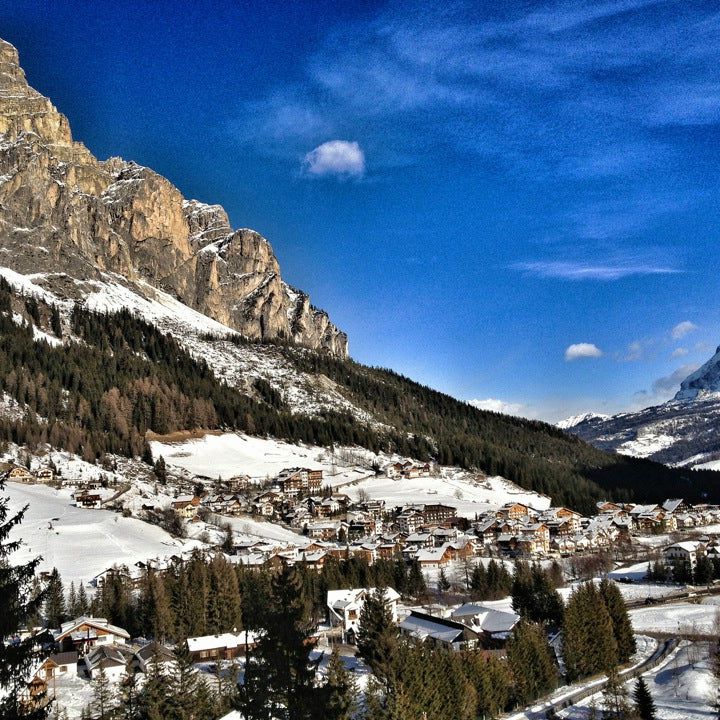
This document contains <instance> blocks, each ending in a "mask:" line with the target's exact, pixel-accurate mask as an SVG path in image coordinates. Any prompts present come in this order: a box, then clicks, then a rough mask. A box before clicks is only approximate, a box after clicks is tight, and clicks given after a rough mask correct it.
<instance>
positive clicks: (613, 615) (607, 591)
mask: <svg viewBox="0 0 720 720" xmlns="http://www.w3.org/2000/svg"><path fill="white" fill-rule="evenodd" d="M600 595H601V596H602V599H603V600H604V602H605V606H606V607H607V610H608V613H609V615H610V619H611V620H612V626H613V636H614V637H615V642H616V643H617V654H618V661H619V662H621V663H626V662H627V661H628V660H629V659H630V658H631V657H632V655H633V653H634V652H635V633H634V631H633V627H632V623H631V622H630V617H629V615H628V611H627V605H626V604H625V600H624V598H623V596H622V594H621V593H620V590H619V588H618V586H617V585H616V584H615V583H614V582H613V581H612V580H608V578H603V579H602V580H601V582H600Z"/></svg>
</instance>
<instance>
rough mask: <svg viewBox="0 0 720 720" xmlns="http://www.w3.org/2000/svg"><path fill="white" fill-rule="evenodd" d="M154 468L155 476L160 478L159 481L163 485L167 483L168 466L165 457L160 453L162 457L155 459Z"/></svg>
mask: <svg viewBox="0 0 720 720" xmlns="http://www.w3.org/2000/svg"><path fill="white" fill-rule="evenodd" d="M153 469H154V470H155V477H156V478H157V479H158V482H159V483H160V484H161V485H166V484H167V466H166V465H165V458H164V457H163V456H162V455H160V457H159V458H158V459H157V460H156V461H155V465H154V466H153Z"/></svg>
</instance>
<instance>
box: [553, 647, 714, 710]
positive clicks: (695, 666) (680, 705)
mask: <svg viewBox="0 0 720 720" xmlns="http://www.w3.org/2000/svg"><path fill="white" fill-rule="evenodd" d="M643 678H644V679H645V682H646V683H647V686H648V689H649V690H650V694H651V695H652V697H653V700H654V701H655V708H656V711H657V713H656V716H657V718H658V720H708V719H709V718H714V717H717V712H716V711H715V710H714V705H715V702H716V698H717V693H718V682H717V680H716V679H715V678H714V677H713V674H712V671H711V669H710V663H709V660H708V646H707V644H706V643H687V642H685V643H681V645H680V647H679V648H678V649H677V650H676V651H675V652H674V653H672V654H671V655H670V656H669V657H668V659H667V660H665V662H663V663H661V664H660V665H658V667H657V668H655V669H654V670H651V671H650V672H647V673H645V674H644V675H643ZM634 687H635V681H634V680H632V681H630V682H628V683H627V684H626V685H625V688H626V690H627V692H628V693H629V696H630V699H632V691H633V689H634ZM591 705H595V707H596V708H597V709H598V711H600V710H602V695H601V694H600V693H597V694H595V695H593V696H591V697H589V698H587V699H586V700H583V701H582V702H580V703H578V704H577V705H574V706H573V707H571V708H569V709H567V710H563V711H561V712H560V713H559V714H560V716H561V717H563V718H567V719H568V720H587V718H589V717H590V714H591Z"/></svg>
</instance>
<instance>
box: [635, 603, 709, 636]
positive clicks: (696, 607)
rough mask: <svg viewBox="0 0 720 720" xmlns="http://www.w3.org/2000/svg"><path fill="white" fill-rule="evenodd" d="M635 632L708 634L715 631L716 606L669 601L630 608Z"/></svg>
mask: <svg viewBox="0 0 720 720" xmlns="http://www.w3.org/2000/svg"><path fill="white" fill-rule="evenodd" d="M630 617H631V619H632V623H633V627H634V628H635V630H636V631H637V632H662V633H669V634H672V633H688V634H693V635H709V634H711V633H713V632H714V631H715V628H716V626H717V625H716V623H717V617H718V607H717V606H716V605H712V604H704V603H703V604H695V603H689V602H677V603H670V604H668V605H659V606H651V607H644V608H636V609H633V610H630Z"/></svg>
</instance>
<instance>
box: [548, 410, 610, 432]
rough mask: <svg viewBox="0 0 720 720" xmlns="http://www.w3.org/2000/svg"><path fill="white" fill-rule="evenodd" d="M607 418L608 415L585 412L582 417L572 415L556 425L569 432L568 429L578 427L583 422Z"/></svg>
mask: <svg viewBox="0 0 720 720" xmlns="http://www.w3.org/2000/svg"><path fill="white" fill-rule="evenodd" d="M609 417H610V416H609V415H602V414H599V413H593V412H586V413H583V414H582V415H572V416H570V417H569V418H565V419H564V420H561V421H560V422H559V423H557V427H559V428H560V429H561V430H569V429H570V428H572V427H575V426H576V425H579V424H580V423H583V422H588V421H590V420H607V419H608V418H609Z"/></svg>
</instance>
